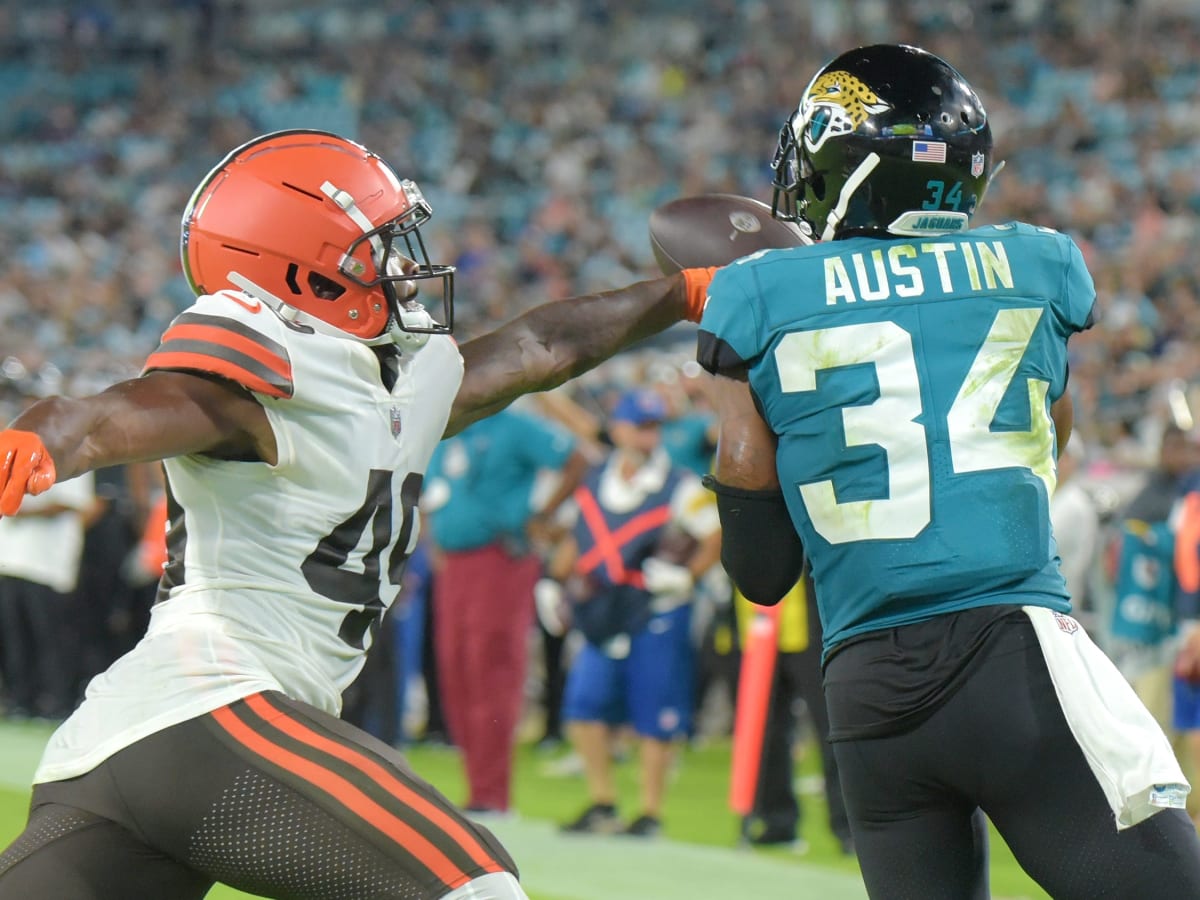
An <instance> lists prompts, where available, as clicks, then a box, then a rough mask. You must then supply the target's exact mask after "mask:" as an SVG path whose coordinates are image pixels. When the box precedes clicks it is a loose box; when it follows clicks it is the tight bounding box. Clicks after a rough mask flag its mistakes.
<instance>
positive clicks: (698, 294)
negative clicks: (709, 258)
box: [680, 266, 718, 322]
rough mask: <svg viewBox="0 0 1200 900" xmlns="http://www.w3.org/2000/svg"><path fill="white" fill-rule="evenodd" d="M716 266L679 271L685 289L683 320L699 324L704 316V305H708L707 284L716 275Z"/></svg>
mask: <svg viewBox="0 0 1200 900" xmlns="http://www.w3.org/2000/svg"><path fill="white" fill-rule="evenodd" d="M717 268H718V267H717V266H710V267H708V268H707V269H681V270H680V271H681V272H682V273H683V283H684V285H685V286H686V288H687V312H686V313H685V314H684V318H685V319H687V320H688V321H689V322H699V321H700V317H701V316H702V315H704V305H705V304H706V303H708V284H709V282H710V281H712V280H713V275H715V274H717Z"/></svg>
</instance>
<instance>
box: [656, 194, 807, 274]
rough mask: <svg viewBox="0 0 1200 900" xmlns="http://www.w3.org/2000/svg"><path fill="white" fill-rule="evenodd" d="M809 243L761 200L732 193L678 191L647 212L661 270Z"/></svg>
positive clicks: (717, 262) (727, 260) (711, 263)
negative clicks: (680, 194) (682, 194)
mask: <svg viewBox="0 0 1200 900" xmlns="http://www.w3.org/2000/svg"><path fill="white" fill-rule="evenodd" d="M811 243H812V241H810V240H809V239H808V238H806V237H805V236H804V234H803V233H802V232H801V231H800V229H799V227H797V226H796V225H794V224H793V223H791V222H781V221H779V220H778V219H774V218H772V217H771V207H769V206H767V204H765V203H763V202H762V201H760V200H754V199H752V198H750V197H741V196H738V195H737V194H698V195H696V196H694V197H680V198H679V199H677V200H671V201H669V202H667V203H664V204H662V205H661V206H659V207H658V208H657V209H655V210H654V212H652V213H651V214H650V248H651V249H652V250H653V251H654V258H655V259H656V260H658V265H659V268H661V269H662V270H663V274H664V275H670V274H671V273H673V272H678V271H679V270H680V269H688V268H693V267H704V266H723V265H725V264H726V263H731V262H733V261H734V260H735V259H741V258H742V257H743V256H748V255H749V254H751V253H754V252H756V251H758V250H773V249H777V248H781V247H799V246H801V245H804V244H811Z"/></svg>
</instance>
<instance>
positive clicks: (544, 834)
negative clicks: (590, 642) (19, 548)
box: [0, 722, 1048, 900]
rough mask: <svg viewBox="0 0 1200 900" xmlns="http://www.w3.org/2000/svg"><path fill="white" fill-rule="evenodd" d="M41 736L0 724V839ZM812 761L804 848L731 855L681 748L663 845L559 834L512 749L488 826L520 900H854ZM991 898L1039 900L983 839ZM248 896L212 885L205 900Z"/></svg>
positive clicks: (529, 764) (540, 782)
mask: <svg viewBox="0 0 1200 900" xmlns="http://www.w3.org/2000/svg"><path fill="white" fill-rule="evenodd" d="M48 734H49V729H47V728H46V727H44V726H41V725H36V724H28V723H10V722H0V842H2V843H4V844H7V842H8V841H9V840H11V839H12V837H13V836H15V835H16V834H17V833H18V832H19V831H20V830H21V826H22V823H23V822H24V818H25V810H26V804H27V803H28V796H29V793H28V789H27V785H28V782H29V778H30V775H31V774H32V772H33V769H34V766H35V764H36V762H37V757H38V753H39V751H40V749H41V746H42V744H43V742H44V741H45V740H46V737H47V736H48ZM408 755H409V759H410V760H411V761H412V764H413V766H414V767H415V768H416V769H417V771H418V772H420V773H422V774H423V775H424V776H425V777H426V778H428V779H429V780H430V781H432V782H433V783H434V784H436V785H438V786H439V787H441V789H442V790H443V791H444V792H445V793H446V794H447V795H448V796H449V797H450V798H451V799H454V800H461V799H462V785H463V780H462V776H461V773H460V769H459V762H458V757H457V756H456V754H455V753H454V752H453V751H452V750H447V749H444V748H430V747H414V748H412V749H411V750H410V752H409V754H408ZM815 756H816V754H815V752H810V753H807V754H806V755H805V758H804V759H803V760H802V772H803V773H805V774H807V775H808V776H809V777H808V778H806V779H802V780H801V786H802V794H803V795H802V802H803V805H804V811H805V821H804V824H803V827H802V830H803V832H804V837H805V839H806V841H807V843H808V849H807V851H806V852H804V853H797V852H795V851H793V850H791V849H754V850H750V849H743V848H740V847H738V845H737V833H738V828H737V818H736V817H735V816H734V815H733V814H732V813H731V812H729V810H728V809H727V807H726V805H725V797H726V791H727V789H728V766H729V747H728V745H727V744H725V743H719V744H714V745H711V746H706V747H703V748H689V749H687V750H685V751H684V752H683V753H682V755H681V758H680V762H679V766H678V768H677V772H676V775H675V778H674V781H673V783H672V785H671V790H670V793H669V797H668V802H667V806H666V809H665V812H664V816H663V818H664V836H663V837H662V838H660V839H657V840H653V841H639V840H636V839H633V838H620V837H610V838H601V837H588V836H563V835H560V834H559V833H558V831H557V828H556V826H555V823H556V822H559V821H562V820H565V819H567V818H569V817H571V816H573V815H575V814H576V813H577V812H578V811H579V810H580V809H582V808H583V806H584V805H585V803H586V801H585V797H584V790H583V784H582V781H581V779H580V778H579V776H578V775H573V774H564V773H563V771H562V769H563V767H562V766H561V760H562V755H561V754H558V755H550V756H546V755H541V754H538V753H536V752H535V751H534V750H533V749H532V748H529V747H523V748H522V749H521V751H520V755H519V758H518V766H517V781H516V786H515V798H516V806H517V816H516V817H515V818H514V819H512V820H506V821H500V822H494V823H493V822H489V823H488V825H489V827H491V828H492V829H493V830H494V831H495V832H496V833H497V835H499V836H500V837H501V838H502V839H503V841H504V843H505V845H506V846H507V847H508V849H509V851H510V852H511V853H512V855H513V857H514V858H515V859H516V860H517V862H518V864H519V865H520V867H521V878H522V882H523V883H524V885H525V889H526V891H527V892H528V893H529V896H530V898H531V900H611V898H612V897H622V898H626V900H708V898H713V900H716V898H727V897H761V898H784V897H788V898H791V897H814V898H821V900H862V898H865V897H866V892H865V891H864V890H863V886H862V880H861V878H860V877H859V874H858V867H857V865H856V864H855V862H854V860H853V859H850V858H846V857H844V856H842V855H841V853H840V852H839V849H838V846H837V843H836V842H835V841H834V839H833V838H832V836H831V835H830V834H829V833H828V830H827V829H826V828H825V826H824V817H825V810H824V802H823V800H822V798H821V796H820V793H819V790H817V791H816V792H811V793H810V789H806V788H807V786H808V785H811V784H812V782H813V781H814V779H813V778H812V776H813V775H814V774H815V772H813V771H811V765H812V761H813V759H814V757H815ZM621 791H622V797H623V799H625V801H626V802H625V804H624V809H623V811H624V812H625V813H626V814H633V813H635V812H636V811H635V809H634V798H635V797H636V771H635V767H634V765H633V763H632V762H629V763H625V764H624V765H623V766H622V767H621ZM992 891H993V896H995V897H997V898H1007V900H1018V898H1030V900H1032V898H1045V897H1047V896H1048V895H1047V894H1046V893H1045V892H1044V891H1042V890H1041V889H1040V888H1038V887H1037V886H1036V885H1035V884H1034V883H1033V882H1032V881H1030V879H1029V878H1028V877H1026V876H1025V875H1024V873H1023V872H1021V870H1020V869H1019V868H1018V867H1017V865H1016V863H1015V862H1014V861H1013V859H1012V856H1011V855H1010V854H1009V852H1008V850H1007V848H1005V847H1004V845H1003V843H1002V842H1000V841H999V839H998V838H996V837H995V835H993V844H992ZM250 896H251V895H249V894H244V893H241V892H239V891H234V890H231V889H229V888H225V887H220V886H218V887H217V888H215V889H214V890H213V891H212V892H211V893H210V894H209V900H236V898H243V900H244V898H248V897H250ZM164 900H168V898H164Z"/></svg>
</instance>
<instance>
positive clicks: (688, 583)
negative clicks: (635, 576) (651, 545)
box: [642, 556, 696, 599]
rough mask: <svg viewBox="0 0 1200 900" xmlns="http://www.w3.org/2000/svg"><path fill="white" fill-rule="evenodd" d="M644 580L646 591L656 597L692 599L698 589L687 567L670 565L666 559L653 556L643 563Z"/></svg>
mask: <svg viewBox="0 0 1200 900" xmlns="http://www.w3.org/2000/svg"><path fill="white" fill-rule="evenodd" d="M642 578H643V579H645V581H644V583H645V585H646V590H648V591H649V592H650V593H652V594H654V595H655V596H656V597H673V598H677V599H683V598H690V597H691V596H692V591H693V590H695V587H696V579H694V578H693V577H692V573H691V570H690V569H688V567H687V566H680V565H677V564H675V563H669V562H667V561H666V560H665V559H659V558H658V557H655V556H651V557H649V558H648V559H646V560H645V562H643V563H642Z"/></svg>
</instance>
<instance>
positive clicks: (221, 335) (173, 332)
mask: <svg viewBox="0 0 1200 900" xmlns="http://www.w3.org/2000/svg"><path fill="white" fill-rule="evenodd" d="M176 341H184V342H190V343H192V344H195V345H200V344H216V345H218V346H221V347H228V348H229V349H230V350H234V351H236V352H238V353H242V354H244V355H246V356H249V357H250V358H251V359H254V360H257V361H258V362H260V363H262V364H263V365H264V366H266V367H267V368H268V369H270V370H271V371H272V372H274V373H275V374H277V375H279V376H281V377H283V378H291V377H292V361H291V359H290V358H289V357H288V355H287V350H286V349H285V348H283V347H279V349H278V350H275V349H272V348H271V347H269V346H267V345H266V344H264V343H262V342H261V341H256V340H253V339H252V338H250V337H247V336H245V335H241V334H237V333H236V332H232V331H229V330H228V329H225V328H222V327H220V326H219V325H199V324H191V323H176V324H175V325H172V326H171V327H170V328H168V329H167V332H166V334H164V335H163V336H162V342H161V344H160V345H159V346H160V348H161V349H165V350H172V349H174V347H173V346H172V345H173V344H174V343H175V342H176ZM276 346H278V345H276Z"/></svg>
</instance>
